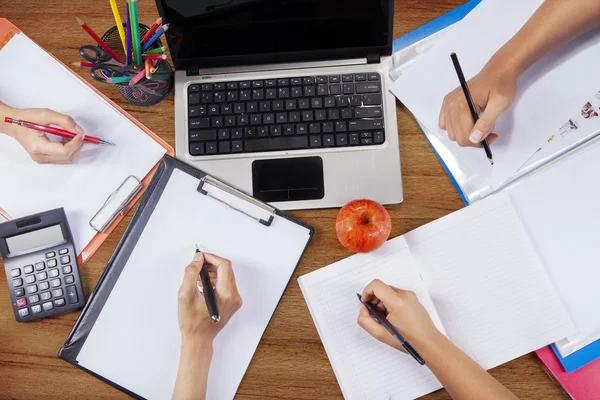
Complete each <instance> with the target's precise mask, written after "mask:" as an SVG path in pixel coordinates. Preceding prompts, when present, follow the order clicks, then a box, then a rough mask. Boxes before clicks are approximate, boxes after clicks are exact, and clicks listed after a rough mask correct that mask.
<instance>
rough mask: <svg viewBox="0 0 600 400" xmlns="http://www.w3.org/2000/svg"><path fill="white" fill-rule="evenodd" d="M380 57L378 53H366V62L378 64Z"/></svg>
mask: <svg viewBox="0 0 600 400" xmlns="http://www.w3.org/2000/svg"><path fill="white" fill-rule="evenodd" d="M380 62H381V57H380V56H379V54H367V64H379V63H380Z"/></svg>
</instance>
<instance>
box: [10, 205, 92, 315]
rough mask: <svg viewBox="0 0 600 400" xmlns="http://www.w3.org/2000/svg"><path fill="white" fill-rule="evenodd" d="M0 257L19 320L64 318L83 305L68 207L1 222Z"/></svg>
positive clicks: (81, 286)
mask: <svg viewBox="0 0 600 400" xmlns="http://www.w3.org/2000/svg"><path fill="white" fill-rule="evenodd" d="M0 253H1V254H2V258H3V260H4V269H5V270H6V279H7V281H8V289H9V290H10V299H11V301H12V306H13V311H14V313H15V318H16V320H17V322H26V321H33V320H36V319H40V318H45V317H50V316H52V315H57V314H62V313H65V312H68V311H72V310H75V309H78V308H81V307H83V305H84V304H85V299H84V295H83V285H82V284H81V277H80V276H79V268H78V266H77V253H76V252H75V245H74V244H73V237H72V235H71V229H70V228H69V223H68V221H67V216H66V214H65V211H64V209H62V208H57V209H55V210H50V211H45V212H43V213H40V214H36V215H30V216H28V217H24V218H19V219H15V220H11V221H7V222H4V223H1V224H0Z"/></svg>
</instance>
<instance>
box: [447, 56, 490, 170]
mask: <svg viewBox="0 0 600 400" xmlns="http://www.w3.org/2000/svg"><path fill="white" fill-rule="evenodd" d="M450 58H452V64H454V69H455V70H456V75H458V81H459V82H460V86H461V87H462V90H463V93H464V94H465V98H466V99H467V104H468V105H469V110H471V116H472V117H473V123H476V122H477V120H478V119H479V114H478V113H477V108H476V107H475V102H474V101H473V97H472V96H471V92H470V91H469V86H468V85H467V80H466V79H465V75H464V74H463V71H462V68H461V67H460V63H459V62H458V56H457V55H456V53H452V54H450ZM481 144H482V145H483V149H484V150H485V155H486V156H487V158H488V160H489V161H490V164H492V165H494V156H493V155H492V150H491V149H490V145H489V144H488V142H487V139H483V141H482V142H481Z"/></svg>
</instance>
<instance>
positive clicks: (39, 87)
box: [0, 33, 165, 252]
mask: <svg viewBox="0 0 600 400" xmlns="http://www.w3.org/2000/svg"><path fill="white" fill-rule="evenodd" d="M106 88H107V90H115V89H114V88H111V87H109V86H108V85H107V87H106ZM0 101H2V102H4V103H6V104H8V105H10V106H12V107H17V108H31V107H34V108H35V107H41V108H44V107H46V108H52V109H54V110H56V111H58V112H61V113H64V114H67V115H70V116H72V117H73V118H74V119H75V121H76V122H77V123H78V124H79V125H80V126H81V127H82V128H83V129H84V130H85V131H86V134H88V135H91V136H96V137H100V138H102V139H105V140H108V141H109V142H113V143H115V144H116V146H96V145H92V144H84V146H83V150H82V151H81V153H80V155H79V158H78V160H77V162H76V163H75V164H72V165H49V164H45V165H41V164H36V163H35V162H33V161H32V160H31V158H30V157H29V155H28V154H27V153H26V152H25V151H24V150H23V148H22V147H21V146H20V145H19V144H18V143H17V142H16V141H15V140H13V139H12V138H10V137H8V136H7V135H4V134H0V182H1V183H2V189H1V190H0V207H1V208H3V209H4V210H5V211H6V212H7V213H9V214H10V215H11V216H12V217H13V218H18V217H23V216H26V215H28V214H32V213H35V212H40V211H44V210H49V209H52V208H57V207H64V208H65V212H66V214H67V218H68V219H69V224H70V226H71V231H72V232H73V236H74V239H75V248H76V249H77V251H78V252H81V251H82V250H83V249H84V247H85V246H86V245H87V244H88V243H89V241H90V240H91V239H92V238H93V237H94V235H95V234H96V231H94V230H93V229H92V228H91V227H90V226H89V224H88V223H89V221H90V219H91V218H92V216H93V215H94V214H95V213H96V212H97V211H98V210H99V209H100V208H101V206H102V205H103V204H104V202H105V201H106V199H107V198H108V196H109V195H110V194H111V193H112V192H113V191H114V190H115V189H117V187H118V186H119V185H120V184H121V182H123V181H124V180H125V178H126V177H127V176H129V175H134V176H136V177H138V178H139V179H142V178H143V177H145V176H146V174H147V173H148V172H149V171H150V169H152V167H153V166H154V165H155V164H156V163H157V162H158V161H159V160H160V158H161V157H162V156H163V154H164V153H165V150H164V149H163V148H162V147H161V146H160V145H159V144H158V143H156V142H155V141H154V140H152V139H151V138H150V137H149V136H148V135H147V134H146V133H144V132H143V131H142V130H141V129H139V128H138V127H137V126H136V125H135V124H134V123H132V122H131V121H129V120H128V119H127V118H125V117H124V116H123V115H121V114H120V113H119V112H118V111H117V110H115V109H114V108H113V107H112V106H110V105H109V104H108V103H107V102H106V101H104V100H103V99H101V98H100V97H98V96H97V95H96V94H95V93H94V92H93V91H92V90H91V89H90V88H88V87H87V86H86V85H85V84H83V83H82V82H81V81H79V79H78V78H76V77H75V76H73V75H72V74H71V73H70V72H69V71H68V70H67V69H65V68H64V67H62V66H61V65H60V64H58V62H57V61H56V60H54V59H53V58H52V57H51V56H50V55H48V54H47V53H46V52H45V51H44V50H42V49H41V48H40V47H39V46H37V45H36V44H35V43H33V42H32V41H31V40H30V39H29V38H28V37H26V36H25V35H24V34H22V33H21V34H18V35H16V36H15V37H13V38H12V39H11V40H10V41H9V42H8V43H7V44H6V45H5V46H4V48H3V49H2V50H1V51H0ZM32 122H35V121H32ZM32 134H35V133H34V132H33V131H32ZM50 136H52V135H50ZM52 140H57V139H56V137H53V138H52Z"/></svg>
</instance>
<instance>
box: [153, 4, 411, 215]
mask: <svg viewBox="0 0 600 400" xmlns="http://www.w3.org/2000/svg"><path fill="white" fill-rule="evenodd" d="M156 1H157V5H158V9H159V12H160V14H161V16H162V17H163V18H164V19H165V20H166V21H168V22H169V23H170V27H169V30H168V31H167V35H166V36H167V41H168V45H169V50H170V52H171V57H172V60H173V64H174V66H175V69H176V72H175V142H176V153H177V157H178V158H179V159H181V160H183V161H185V162H187V163H189V164H191V165H193V166H195V167H197V168H200V169H201V170H203V171H205V172H207V173H209V174H211V175H213V176H215V177H217V178H219V179H220V180H222V181H224V182H226V183H228V184H230V185H233V186H235V187H237V188H239V189H241V190H243V191H245V192H247V193H249V194H251V195H252V196H254V197H256V198H258V199H261V200H263V201H266V202H269V203H272V204H273V205H275V206H276V207H278V208H281V209H301V208H322V207H336V206H341V205H343V204H345V203H346V202H348V201H350V200H353V199H358V198H369V199H372V200H376V201H378V202H380V203H384V204H392V203H400V202H401V201H402V177H401V172H400V149H399V145H398V130H397V129H398V128H397V120H396V104H395V99H394V97H393V95H392V94H391V93H390V92H389V88H390V86H391V84H392V82H391V80H390V78H389V70H390V67H391V63H392V59H391V53H392V20H393V15H394V12H393V1H392V0H156Z"/></svg>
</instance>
